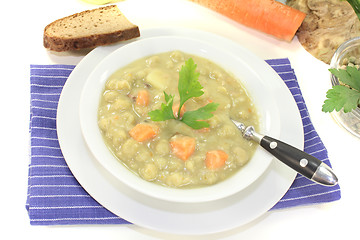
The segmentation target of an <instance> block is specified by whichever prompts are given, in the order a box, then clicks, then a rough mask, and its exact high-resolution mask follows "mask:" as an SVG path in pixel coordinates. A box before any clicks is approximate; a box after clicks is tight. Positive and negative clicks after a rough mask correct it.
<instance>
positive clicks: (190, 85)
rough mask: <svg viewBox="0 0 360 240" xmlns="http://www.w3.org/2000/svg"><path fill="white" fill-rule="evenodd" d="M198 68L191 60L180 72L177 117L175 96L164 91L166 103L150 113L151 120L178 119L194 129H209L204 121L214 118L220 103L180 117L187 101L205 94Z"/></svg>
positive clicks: (211, 104)
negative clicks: (174, 105) (174, 108)
mask: <svg viewBox="0 0 360 240" xmlns="http://www.w3.org/2000/svg"><path fill="white" fill-rule="evenodd" d="M196 67H197V65H196V64H195V63H194V60H193V59H192V58H189V59H188V60H187V61H185V64H184V65H183V66H182V67H181V70H180V72H179V83H178V92H179V96H180V105H179V110H178V114H177V117H175V116H174V113H173V110H172V106H173V102H174V95H168V94H167V93H166V92H165V91H164V95H165V103H162V104H161V109H157V110H154V111H151V112H149V113H148V114H149V116H150V118H151V120H153V121H165V120H169V119H177V120H180V121H182V122H183V123H185V124H186V125H188V126H190V127H192V128H194V129H201V128H204V127H209V123H207V122H205V121H203V120H206V119H209V118H211V117H212V116H213V114H212V112H214V111H215V110H216V109H217V107H218V106H219V104H218V103H213V102H211V103H208V104H207V105H205V106H204V107H201V108H199V109H197V110H194V111H186V112H185V113H184V114H183V116H180V110H181V108H182V106H183V105H184V103H185V102H186V101H187V100H189V99H190V98H193V97H200V96H201V95H203V94H204V92H203V91H202V90H201V89H202V88H203V87H202V86H201V84H200V82H199V80H198V79H199V75H200V73H198V72H196V71H195V70H196Z"/></svg>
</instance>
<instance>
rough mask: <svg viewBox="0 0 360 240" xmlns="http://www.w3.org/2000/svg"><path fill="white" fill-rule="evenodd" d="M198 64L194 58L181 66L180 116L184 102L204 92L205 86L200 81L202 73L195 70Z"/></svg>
mask: <svg viewBox="0 0 360 240" xmlns="http://www.w3.org/2000/svg"><path fill="white" fill-rule="evenodd" d="M196 66H197V65H196V64H195V63H194V60H193V59H192V58H189V59H188V60H187V61H185V65H183V66H182V67H181V70H180V72H179V83H178V91H179V95H180V107H179V113H178V116H180V109H181V107H182V105H184V103H185V102H186V101H187V100H189V99H190V98H192V97H200V96H201V95H203V94H204V92H203V91H201V89H202V88H203V87H202V86H201V84H200V82H199V81H198V78H199V75H200V73H198V72H195V69H196Z"/></svg>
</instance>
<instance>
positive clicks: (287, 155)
mask: <svg viewBox="0 0 360 240" xmlns="http://www.w3.org/2000/svg"><path fill="white" fill-rule="evenodd" d="M260 145H261V146H262V147H263V148H264V149H266V150H267V151H268V152H269V153H271V154H272V155H273V156H275V157H276V158H277V159H279V160H280V161H282V162H283V163H285V164H286V165H288V166H289V167H291V168H292V169H294V170H295V171H297V172H299V173H300V174H302V175H304V176H305V177H307V178H309V179H311V180H313V181H316V182H318V183H321V184H324V185H330V186H333V185H336V184H337V181H338V179H337V177H336V176H335V174H334V173H333V171H332V169H331V168H330V167H329V166H328V165H326V164H325V163H323V162H322V161H320V160H319V159H317V158H316V157H314V156H311V155H309V154H307V153H306V152H304V151H302V150H299V149H297V148H295V147H293V146H290V145H289V144H286V143H284V142H281V141H279V140H277V139H274V138H271V137H269V136H263V137H262V138H261V140H260Z"/></svg>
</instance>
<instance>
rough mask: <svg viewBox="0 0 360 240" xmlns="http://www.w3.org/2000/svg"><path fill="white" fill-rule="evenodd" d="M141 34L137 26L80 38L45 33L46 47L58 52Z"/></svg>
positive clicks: (113, 41)
mask: <svg viewBox="0 0 360 240" xmlns="http://www.w3.org/2000/svg"><path fill="white" fill-rule="evenodd" d="M139 36H140V31H139V28H138V27H137V26H135V27H133V28H130V29H126V30H121V31H116V32H112V33H107V34H95V35H90V36H87V37H80V38H68V39H65V38H59V37H54V36H48V35H46V34H44V47H45V48H47V49H49V50H51V51H56V52H63V51H73V50H79V49H84V48H94V47H97V46H102V45H109V44H112V43H116V42H119V41H125V40H129V39H132V38H136V37H139Z"/></svg>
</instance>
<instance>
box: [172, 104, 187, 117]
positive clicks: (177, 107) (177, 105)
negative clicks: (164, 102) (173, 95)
mask: <svg viewBox="0 0 360 240" xmlns="http://www.w3.org/2000/svg"><path fill="white" fill-rule="evenodd" d="M179 107H180V104H179V103H176V104H174V105H173V106H172V110H173V114H174V117H176V118H177V117H178V113H179ZM185 111H186V109H185V105H182V107H181V110H180V117H182V116H183V115H184V113H185Z"/></svg>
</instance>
